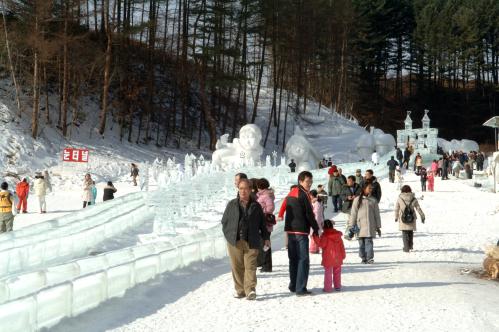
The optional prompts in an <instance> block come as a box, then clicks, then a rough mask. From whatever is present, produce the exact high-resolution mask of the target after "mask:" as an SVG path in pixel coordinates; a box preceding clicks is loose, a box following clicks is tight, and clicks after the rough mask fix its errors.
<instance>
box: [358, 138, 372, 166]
mask: <svg viewBox="0 0 499 332" xmlns="http://www.w3.org/2000/svg"><path fill="white" fill-rule="evenodd" d="M374 148H375V142H374V137H373V136H372V135H371V134H367V133H366V134H364V135H362V136H361V137H360V138H359V140H358V141H357V153H358V154H359V155H360V156H361V157H362V159H364V160H371V154H372V153H373V151H374Z"/></svg>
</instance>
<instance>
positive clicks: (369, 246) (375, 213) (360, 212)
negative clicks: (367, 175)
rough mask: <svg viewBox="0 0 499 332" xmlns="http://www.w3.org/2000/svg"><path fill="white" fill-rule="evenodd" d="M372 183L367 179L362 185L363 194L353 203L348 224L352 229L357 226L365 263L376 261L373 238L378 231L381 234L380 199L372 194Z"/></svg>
mask: <svg viewBox="0 0 499 332" xmlns="http://www.w3.org/2000/svg"><path fill="white" fill-rule="evenodd" d="M371 192H372V185H371V182H370V181H367V182H366V183H365V184H364V185H363V187H362V195H360V196H358V197H356V198H355V199H354V200H353V203H352V210H351V214H350V220H349V222H348V226H349V228H350V229H352V228H354V227H355V226H357V227H358V228H359V233H358V234H357V237H358V239H359V256H360V258H361V259H362V263H363V264H373V263H374V248H373V238H374V237H375V236H376V233H378V234H381V216H380V214H379V207H378V201H377V200H376V198H374V197H372V196H371Z"/></svg>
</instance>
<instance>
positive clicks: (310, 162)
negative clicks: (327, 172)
mask: <svg viewBox="0 0 499 332" xmlns="http://www.w3.org/2000/svg"><path fill="white" fill-rule="evenodd" d="M285 152H286V159H287V160H291V159H293V160H294V162H295V163H296V171H297V172H298V173H299V172H301V171H308V170H311V169H314V168H316V167H315V165H317V164H318V162H319V160H321V158H320V157H319V155H318V153H317V152H316V151H315V149H314V148H313V147H312V145H311V144H310V142H309V141H307V139H306V138H305V136H303V135H302V134H301V131H300V130H298V129H295V134H294V135H293V136H291V138H290V139H289V141H288V143H286V150H285Z"/></svg>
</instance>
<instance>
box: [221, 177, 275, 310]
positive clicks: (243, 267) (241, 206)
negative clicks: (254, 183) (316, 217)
mask: <svg viewBox="0 0 499 332" xmlns="http://www.w3.org/2000/svg"><path fill="white" fill-rule="evenodd" d="M238 190H239V195H238V197H237V198H235V199H233V200H231V201H230V202H229V203H228V204H227V207H226V208H225V212H224V214H223V217H222V230H223V234H224V237H225V240H226V241H227V249H228V252H229V257H230V262H231V268H232V278H233V280H234V288H235V290H236V292H235V294H234V297H236V298H242V297H246V298H247V299H248V300H254V299H255V298H256V292H255V288H256V268H257V257H258V251H259V248H260V239H261V238H263V240H264V245H265V246H267V247H270V234H269V232H268V230H267V227H266V225H265V216H264V213H263V210H262V207H261V206H260V204H258V202H257V201H255V199H254V198H253V197H252V195H251V188H250V183H249V181H248V179H240V181H239V184H238Z"/></svg>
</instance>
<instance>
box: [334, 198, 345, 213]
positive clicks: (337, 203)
mask: <svg viewBox="0 0 499 332" xmlns="http://www.w3.org/2000/svg"><path fill="white" fill-rule="evenodd" d="M332 197H333V206H334V212H338V211H339V210H341V208H342V206H343V202H342V200H341V196H340V195H333V196H332Z"/></svg>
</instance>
